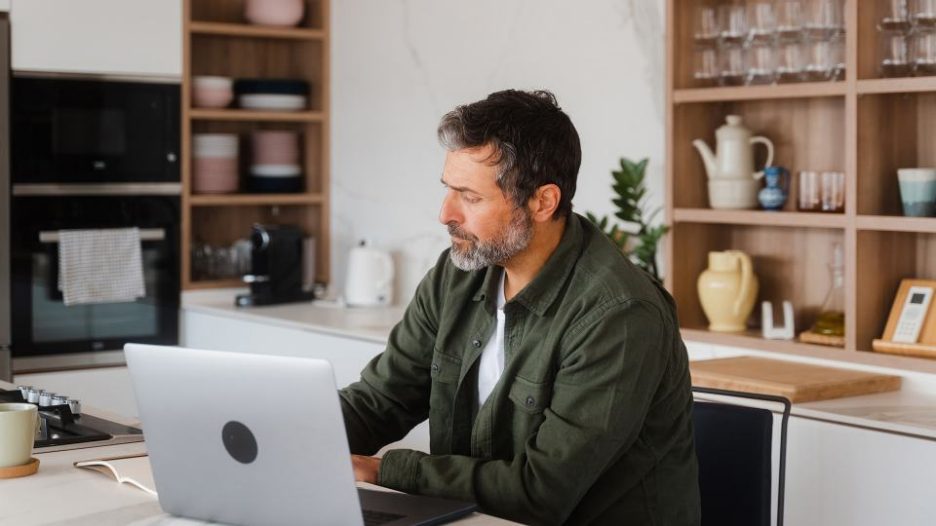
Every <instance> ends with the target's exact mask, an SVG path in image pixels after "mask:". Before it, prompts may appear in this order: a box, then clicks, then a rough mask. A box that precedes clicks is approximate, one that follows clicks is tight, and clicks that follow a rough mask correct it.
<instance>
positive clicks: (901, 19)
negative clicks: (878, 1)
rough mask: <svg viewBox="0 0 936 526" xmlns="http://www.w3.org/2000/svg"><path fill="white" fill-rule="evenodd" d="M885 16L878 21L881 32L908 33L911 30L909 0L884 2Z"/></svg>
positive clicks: (885, 0) (888, 0)
mask: <svg viewBox="0 0 936 526" xmlns="http://www.w3.org/2000/svg"><path fill="white" fill-rule="evenodd" d="M883 3H884V4H885V9H884V16H882V17H881V20H879V21H878V29H879V30H881V31H906V30H908V29H910V10H909V6H908V5H907V0H883Z"/></svg>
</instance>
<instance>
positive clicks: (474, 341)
mask: <svg viewBox="0 0 936 526" xmlns="http://www.w3.org/2000/svg"><path fill="white" fill-rule="evenodd" d="M471 345H474V346H475V347H476V348H477V347H481V340H473V341H472V342H471Z"/></svg>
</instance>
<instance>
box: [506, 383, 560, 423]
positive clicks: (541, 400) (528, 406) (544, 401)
mask: <svg viewBox="0 0 936 526" xmlns="http://www.w3.org/2000/svg"><path fill="white" fill-rule="evenodd" d="M549 387H550V385H549V384H548V383H546V382H531V381H529V380H527V379H526V378H522V377H520V376H516V377H514V382H513V385H511V386H510V394H509V395H508V397H509V398H510V399H511V400H512V401H513V403H514V405H516V406H517V409H519V410H520V411H522V412H524V413H527V414H530V415H536V414H539V413H542V412H543V410H544V409H546V406H548V405H549Z"/></svg>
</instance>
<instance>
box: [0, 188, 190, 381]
mask: <svg viewBox="0 0 936 526" xmlns="http://www.w3.org/2000/svg"><path fill="white" fill-rule="evenodd" d="M11 211H12V214H11V216H12V223H13V225H12V226H13V228H12V229H11V231H12V232H11V233H12V235H11V248H12V250H11V252H12V265H11V278H12V279H11V282H12V287H11V288H12V300H13V305H16V307H17V308H16V309H14V311H13V313H12V336H13V338H12V339H13V344H12V352H13V367H14V372H26V371H30V370H31V371H36V370H49V369H59V368H73V367H81V366H93V365H101V364H102V362H101V361H100V360H99V359H95V356H97V355H99V354H100V353H99V351H116V350H120V349H122V348H123V345H124V344H125V343H127V342H131V341H132V342H140V343H155V344H169V345H172V344H175V343H177V342H178V326H179V323H178V319H179V253H178V250H179V228H178V219H177V218H178V217H179V197H178V196H29V197H14V198H13V199H12V207H11ZM128 227H138V228H139V229H140V237H141V246H142V256H143V276H144V281H145V286H146V296H145V297H143V298H139V299H137V300H136V301H133V302H126V303H102V304H87V305H72V306H65V304H64V302H63V298H62V293H61V292H60V291H59V289H58V285H59V284H58V261H59V260H58V245H57V239H58V231H59V230H64V229H97V228H128ZM50 355H54V356H50ZM111 355H112V356H113V355H116V356H119V359H120V360H121V361H122V354H121V353H119V352H118V353H111ZM40 357H42V358H43V359H41V360H40V359H37V358H40ZM79 357H84V358H83V359H79ZM98 358H100V356H98ZM84 362H87V363H84ZM103 363H107V362H103ZM118 363H119V361H118ZM30 364H31V365H30Z"/></svg>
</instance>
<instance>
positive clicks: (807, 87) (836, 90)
mask: <svg viewBox="0 0 936 526" xmlns="http://www.w3.org/2000/svg"><path fill="white" fill-rule="evenodd" d="M846 92H847V86H846V83H845V82H803V83H794V84H776V85H771V86H725V87H715V88H688V89H677V90H674V92H673V103H675V104H682V103H690V102H722V101H740V100H769V99H797V98H814V97H840V96H844V95H845V93H846Z"/></svg>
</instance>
